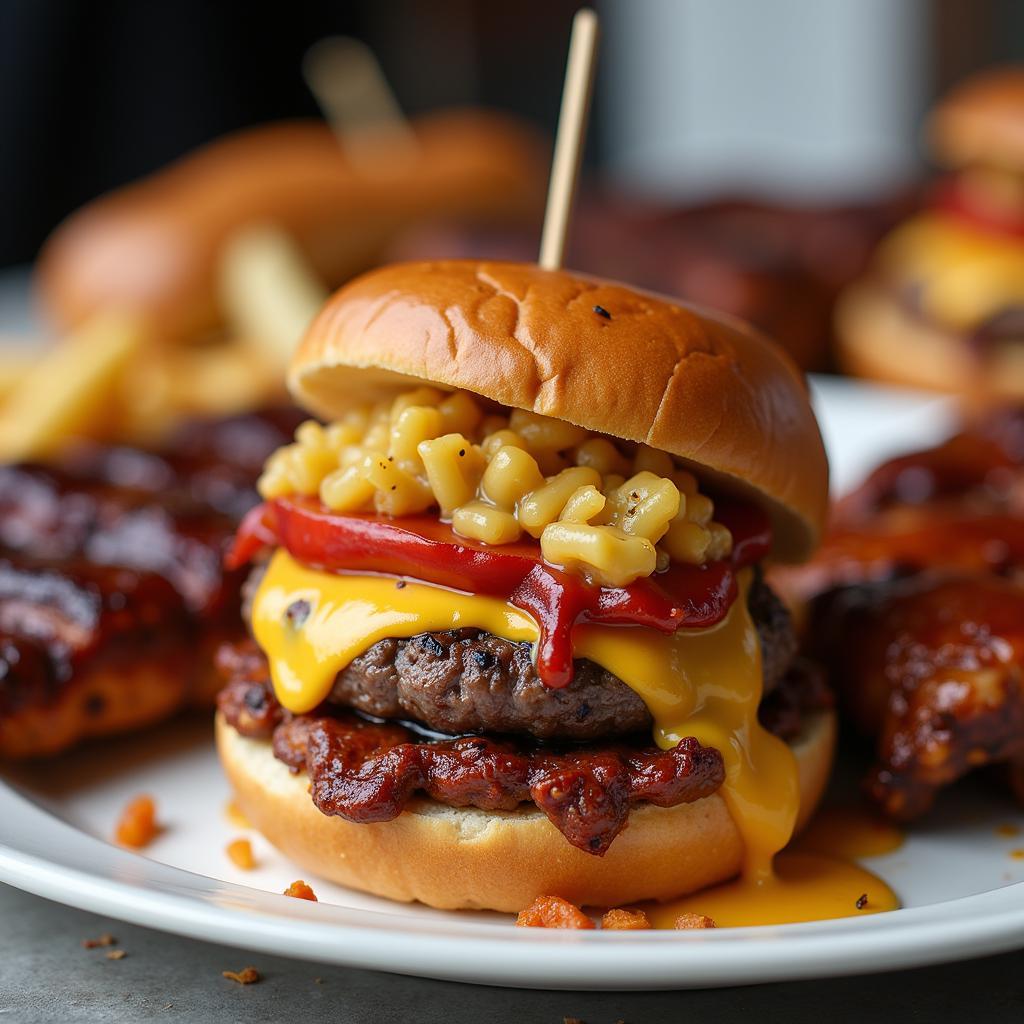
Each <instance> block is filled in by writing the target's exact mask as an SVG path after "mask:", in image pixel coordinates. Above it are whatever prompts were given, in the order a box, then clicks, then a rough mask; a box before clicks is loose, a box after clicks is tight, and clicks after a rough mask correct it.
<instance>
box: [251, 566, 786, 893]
mask: <svg viewBox="0 0 1024 1024" xmlns="http://www.w3.org/2000/svg"><path fill="white" fill-rule="evenodd" d="M750 578H751V572H750V570H745V571H744V572H743V573H742V574H741V576H740V591H741V592H740V595H739V596H738V598H737V600H736V601H735V602H734V603H733V605H732V608H731V609H730V610H729V613H728V614H727V615H726V617H725V618H724V619H723V620H722V622H721V623H719V624H718V625H716V626H714V627H711V628H710V629H704V630H686V629H681V630H679V631H677V632H676V633H674V634H672V635H671V636H666V635H664V634H662V633H658V632H656V631H654V630H652V629H647V628H644V627H640V626H602V625H595V624H587V625H581V626H578V627H577V628H576V630H575V631H574V634H573V651H574V655H575V657H577V658H588V659H589V660H591V661H593V662H596V663H597V664H598V665H600V666H601V667H602V668H604V669H606V670H607V671H609V672H612V673H614V674H615V675H616V676H618V677H619V678H620V679H622V680H623V681H624V682H625V683H626V684H627V685H628V686H630V687H631V688H632V689H633V690H635V691H636V693H637V694H639V696H640V697H641V698H642V699H643V700H644V702H645V703H646V705H647V707H648V708H649V709H650V712H651V715H652V717H653V719H654V722H655V730H654V731H655V740H656V742H657V743H658V745H659V746H661V747H664V748H670V747H672V746H674V745H675V744H676V743H678V742H679V740H680V739H682V738H683V737H685V736H695V737H696V738H697V739H698V740H699V741H700V742H701V743H702V744H704V745H706V746H710V747H714V748H715V749H717V750H718V751H719V752H720V753H721V755H722V758H723V759H724V762H725V771H726V780H725V783H724V785H723V787H722V791H721V794H722V797H723V798H724V799H725V801H726V802H727V804H728V806H729V810H730V812H731V814H732V816H733V819H734V820H735V822H736V824H737V827H738V828H739V829H740V832H741V833H742V836H743V839H744V841H745V844H746V849H747V872H746V873H747V875H748V877H750V878H756V879H763V878H765V877H767V876H769V875H770V873H771V861H772V856H773V855H774V854H775V853H777V852H778V851H779V850H780V849H781V848H782V847H783V846H785V844H786V843H787V842H788V840H789V838H790V836H791V835H792V832H793V827H794V823H795V821H796V815H797V811H798V805H799V789H798V782H797V770H796V760H795V758H794V756H793V753H792V751H791V750H790V749H789V747H787V746H786V744H785V743H783V742H782V741H781V740H779V739H778V738H777V737H775V736H772V735H771V734H770V733H768V732H767V731H766V730H764V729H763V728H762V727H761V725H760V723H759V722H758V719H757V709H758V705H759V704H760V702H761V691H762V674H761V646H760V642H759V639H758V635H757V630H756V629H755V628H754V623H753V621H752V619H751V616H750V612H749V610H748V607H747V600H746V598H747V590H748V588H749V584H750ZM252 620H253V632H254V634H255V637H256V641H257V643H258V644H259V645H260V647H261V648H262V649H263V651H264V653H265V654H266V655H267V659H268V661H269V663H270V671H271V678H272V680H273V684H274V690H275V693H276V694H277V698H278V700H279V701H280V702H281V704H282V705H283V706H284V707H285V708H287V709H288V710H289V711H292V712H295V713H296V714H302V713H304V712H307V711H310V710H312V709H313V708H315V707H316V706H317V705H318V704H319V703H320V702H321V701H323V700H324V699H325V698H326V697H327V695H328V694H329V692H330V689H331V685H332V683H333V681H334V678H335V676H336V675H337V674H338V673H339V672H340V671H342V670H343V669H344V668H345V667H346V666H347V665H348V664H349V663H350V662H351V661H352V660H353V659H354V658H356V657H358V656H359V655H360V654H362V653H363V652H365V651H366V650H367V649H368V648H369V647H371V646H372V645H373V644H374V643H376V642H377V641H378V640H382V639H384V638H386V637H397V638H408V637H413V636H416V635H417V634H420V633H425V632H436V631H440V630H446V629H460V628H464V627H473V628H476V629H482V630H486V631H487V632H489V633H493V634H494V635H496V636H501V637H504V638H505V639H507V640H513V641H528V642H531V643H532V642H536V640H537V637H538V634H539V631H538V628H537V624H536V623H535V622H534V620H533V619H532V618H531V617H530V616H529V615H527V614H526V613H525V612H522V611H520V610H519V609H518V608H515V607H513V606H512V605H511V604H509V603H508V602H506V601H502V600H500V599H497V598H493V597H481V596H476V595H471V594H465V593H462V592H460V591H454V590H448V589H445V588H443V587H436V586H431V585H428V584H425V583H416V582H411V581H410V582H403V585H401V586H399V585H398V581H396V580H395V579H393V578H389V577H383V576H362V575H348V574H346V575H337V574H333V573H325V572H321V571H318V570H314V569H309V568H306V567H304V566H303V565H301V564H299V563H298V562H296V561H295V560H294V559H293V558H292V557H291V556H290V555H289V554H288V553H287V552H286V551H284V550H279V551H277V552H276V553H275V554H274V556H273V558H272V559H271V561H270V564H269V566H268V568H267V571H266V573H265V575H264V577H263V580H262V582H261V583H260V587H259V590H258V592H257V594H256V597H255V600H254V602H253V613H252Z"/></svg>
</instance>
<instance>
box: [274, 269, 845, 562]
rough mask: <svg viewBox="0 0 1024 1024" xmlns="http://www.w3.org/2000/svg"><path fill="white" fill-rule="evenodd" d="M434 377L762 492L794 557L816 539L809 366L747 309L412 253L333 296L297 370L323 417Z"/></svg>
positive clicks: (816, 462)
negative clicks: (734, 311) (743, 319)
mask: <svg viewBox="0 0 1024 1024" xmlns="http://www.w3.org/2000/svg"><path fill="white" fill-rule="evenodd" d="M595 307H600V309H602V310H605V311H606V312H607V313H608V316H607V317H605V316H602V315H601V314H600V313H598V312H595ZM423 381H428V382H430V383H433V384H437V385H441V386H443V387H448V388H461V389H465V390H466V391H471V392H474V393H475V394H478V395H483V396H484V397H486V398H488V399H491V400H492V401H495V402H498V403H500V404H501V405H505V406H510V407H513V408H518V409H527V410H530V411H532V412H536V413H540V414H542V415H545V416H552V417H556V418H558V419H562V420H566V421H568V422H570V423H574V424H577V425H578V426H581V427H584V428H586V429H587V430H593V431H599V432H602V433H605V434H609V435H612V436H614V437H619V438H623V439H626V440H629V441H641V442H644V443H645V444H649V445H651V446H652V447H654V448H659V449H661V450H663V451H666V452H669V453H670V454H672V455H675V456H677V457H679V458H681V459H683V460H685V461H687V462H688V463H691V464H693V465H694V466H696V467H698V468H699V469H700V470H701V471H702V474H703V475H704V476H705V477H709V478H711V480H712V481H713V482H717V483H719V484H721V485H727V486H729V487H730V489H731V490H733V491H739V492H741V493H746V494H747V495H748V496H749V495H754V496H756V497H757V498H758V499H759V500H760V502H761V504H762V505H764V506H765V507H766V508H767V509H768V510H769V512H770V513H771V514H772V518H773V521H774V524H775V534H776V550H775V554H776V556H777V557H779V558H781V559H783V560H787V561H790V560H801V559H803V558H805V557H806V556H807V555H808V554H809V553H810V551H811V550H812V549H813V548H814V546H815V544H816V543H817V539H818V537H819V535H820V532H821V527H822V523H823V520H824V515H825V507H826V503H827V498H828V464H827V461H826V458H825V450H824V446H823V445H822V440H821V434H820V433H819V431H818V424H817V422H816V421H815V418H814V413H813V412H812V411H811V406H810V402H809V401H808V395H807V390H806V387H805V384H804V381H803V378H802V377H801V376H800V373H799V372H798V371H797V370H796V368H795V367H794V366H793V364H792V363H791V362H790V361H789V359H788V357H787V356H786V355H785V354H784V353H783V352H782V350H781V349H780V348H778V347H776V346H775V345H773V344H772V343H771V342H769V341H768V340H766V339H765V338H763V337H761V336H759V335H758V334H756V333H755V332H754V331H753V330H752V329H750V328H747V327H745V326H744V325H742V324H741V323H739V322H738V321H733V320H730V319H727V318H725V317H718V316H716V315H714V314H711V313H708V312H706V311H702V310H700V311H699V310H696V309H693V308H691V307H688V306H684V305H681V304H679V303H676V302H673V301H671V300H669V299H665V298H660V297H658V296H655V295H650V294H646V293H643V292H638V291H636V290H634V289H632V288H628V287H626V286H625V285H621V284H617V283H615V282H611V281H601V280H597V279H594V278H588V277H584V276H580V275H576V274H572V273H569V272H566V271H546V270H541V269H540V268H539V267H537V266H535V265H533V264H521V263H486V262H477V261H469V260H466V261H461V260H460V261H445V262H433V263H402V264H396V265H393V266H389V267H384V268H382V269H380V270H374V271H371V272H370V273H368V274H364V275H363V276H362V277H359V278H357V279H356V280H354V281H352V282H350V283H349V284H347V285H346V286H345V287H343V288H342V289H341V290H339V291H338V292H336V293H335V295H334V296H333V297H332V298H331V299H330V300H329V301H328V303H327V305H326V306H325V307H324V309H323V311H322V312H321V313H320V315H319V316H318V317H317V319H316V320H315V321H314V323H313V325H312V326H311V327H310V329H309V331H308V333H307V334H306V337H305V339H304V340H303V342H302V344H301V345H300V346H299V349H298V351H297V352H296V354H295V356H294V358H293V360H292V365H291V369H290V372H289V387H290V388H291V391H292V394H293V395H294V396H295V398H296V400H297V401H299V402H300V403H302V404H303V405H305V406H306V407H307V408H309V409H310V410H311V411H313V412H315V413H317V414H319V415H322V416H324V417H326V418H332V417H335V416H337V415H338V414H339V413H340V412H342V411H343V410H344V409H346V408H348V407H349V406H351V405H352V404H354V403H362V402H367V401H372V400H376V399H379V398H384V397H387V396H388V395H389V394H392V393H394V392H396V391H398V390H400V389H403V388H407V387H409V386H410V385H416V384H420V383H422V382H423Z"/></svg>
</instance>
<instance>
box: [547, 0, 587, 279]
mask: <svg viewBox="0 0 1024 1024" xmlns="http://www.w3.org/2000/svg"><path fill="white" fill-rule="evenodd" d="M597 34H598V33H597V15H596V14H595V13H594V12H593V11H592V10H591V9H590V8H589V7H584V8H582V9H581V10H579V11H577V12H576V17H575V18H573V20H572V38H571V39H570V40H569V59H568V61H567V62H566V66H565V85H564V86H563V88H562V109H561V111H560V112H559V114H558V135H557V136H556V138H555V154H554V157H553V158H552V161H551V181H550V182H549V184H548V204H547V208H546V210H545V211H544V231H543V234H542V235H541V241H540V259H539V260H538V262H539V263H540V265H541V266H542V267H543V268H544V269H545V270H557V269H558V268H559V267H561V265H562V260H563V259H564V258H565V244H566V238H567V235H568V232H569V220H570V218H571V216H572V206H573V201H574V200H575V198H576V181H577V179H578V178H579V174H580V162H581V161H582V159H583V143H584V141H585V139H586V135H587V119H588V115H589V113H590V97H591V93H592V92H593V86H594V65H595V58H596V56H597Z"/></svg>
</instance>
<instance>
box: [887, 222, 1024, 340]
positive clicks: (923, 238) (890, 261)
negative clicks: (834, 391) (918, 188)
mask: <svg viewBox="0 0 1024 1024" xmlns="http://www.w3.org/2000/svg"><path fill="white" fill-rule="evenodd" d="M880 262H881V267H882V269H883V271H884V272H885V273H886V274H887V275H888V276H889V277H890V278H892V279H893V280H895V281H897V282H899V283H901V284H902V285H903V286H905V287H909V288H914V289H919V290H920V292H919V294H920V299H919V301H920V304H921V310H922V312H923V313H924V314H925V316H926V317H928V319H929V320H932V321H934V322H935V323H937V324H939V325H941V326H943V327H947V328H950V329H951V330H954V331H972V330H974V329H975V328H977V327H979V326H980V325H981V324H983V323H984V322H985V321H986V320H989V319H990V318H991V317H993V316H995V315H996V314H998V313H1002V312H1004V311H1005V310H1007V309H1011V308H1014V307H1020V306H1024V245H1022V244H1021V241H1020V239H1016V238H1008V237H1002V236H1000V235H996V234H993V233H992V232H991V231H985V230H984V229H982V228H975V227H972V226H971V225H969V224H965V223H963V222H962V221H959V220H956V219H955V218H953V217H950V216H949V215H946V214H942V213H926V214H922V215H921V216H919V217H915V218H914V219H913V220H910V221H908V222H907V223H906V224H904V225H903V226H902V227H900V228H897V229H896V230H895V231H894V232H893V233H892V234H891V235H890V236H889V237H888V238H887V239H886V241H885V242H883V244H882V247H881V250H880Z"/></svg>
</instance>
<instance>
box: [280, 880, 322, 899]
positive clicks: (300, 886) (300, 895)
mask: <svg viewBox="0 0 1024 1024" xmlns="http://www.w3.org/2000/svg"><path fill="white" fill-rule="evenodd" d="M284 895H285V896H294V897H295V898H296V899H297V900H312V901H313V902H314V903H316V902H317V898H316V893H315V892H313V890H312V889H310V887H309V886H308V885H306V883H305V882H303V881H302V879H301V878H300V879H299V880H298V881H297V882H292V884H291V885H289V886H288V888H287V889H285V891H284Z"/></svg>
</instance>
